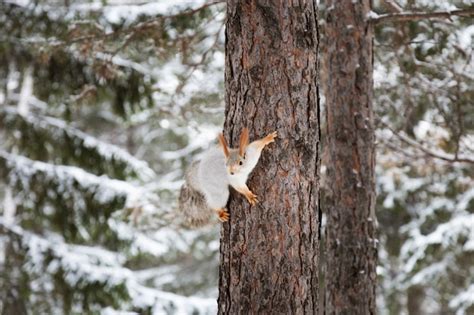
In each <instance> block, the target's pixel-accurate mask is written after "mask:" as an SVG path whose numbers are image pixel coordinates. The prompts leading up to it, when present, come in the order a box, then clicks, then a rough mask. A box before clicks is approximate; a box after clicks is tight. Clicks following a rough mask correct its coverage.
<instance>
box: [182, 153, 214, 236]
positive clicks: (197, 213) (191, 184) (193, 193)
mask: <svg viewBox="0 0 474 315" xmlns="http://www.w3.org/2000/svg"><path fill="white" fill-rule="evenodd" d="M198 165H199V163H198V162H197V161H196V162H194V163H192V164H191V166H190V168H189V170H188V171H187V172H186V176H185V179H186V181H185V183H184V184H183V186H181V190H180V192H179V199H178V203H179V205H178V211H179V212H180V214H181V218H182V220H183V225H185V226H186V227H190V228H197V227H202V226H205V225H207V224H209V223H210V222H211V219H212V216H213V214H214V213H213V211H212V210H211V209H210V208H209V207H208V205H207V203H206V198H205V197H204V195H203V194H202V193H201V192H200V191H198V190H197V189H196V188H195V185H196V184H197V183H196V180H197V177H196V173H197V168H198Z"/></svg>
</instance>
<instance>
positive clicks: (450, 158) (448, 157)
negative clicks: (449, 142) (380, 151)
mask: <svg viewBox="0 0 474 315" xmlns="http://www.w3.org/2000/svg"><path fill="white" fill-rule="evenodd" d="M378 121H379V122H380V123H381V124H382V125H383V126H384V127H386V128H387V129H389V130H390V131H391V133H392V134H393V135H394V136H396V137H397V138H398V139H400V140H401V141H402V142H404V143H405V144H408V145H409V146H411V147H413V148H415V149H418V150H420V151H421V152H423V153H424V154H426V155H427V156H430V157H432V158H436V159H439V160H443V161H446V162H451V163H454V162H461V163H470V164H474V158H471V157H469V156H467V155H462V154H449V153H445V152H441V151H439V150H437V149H432V148H428V147H426V146H424V145H422V144H421V143H419V142H418V141H416V140H414V139H412V138H410V137H408V136H407V135H405V134H403V133H402V132H397V131H395V130H393V128H391V127H390V125H388V124H387V123H386V122H384V121H382V120H380V119H379V120H378Z"/></svg>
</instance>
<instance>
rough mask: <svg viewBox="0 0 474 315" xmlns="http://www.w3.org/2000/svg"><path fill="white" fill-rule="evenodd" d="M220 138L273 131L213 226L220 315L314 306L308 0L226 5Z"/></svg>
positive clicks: (314, 105) (314, 139)
mask: <svg viewBox="0 0 474 315" xmlns="http://www.w3.org/2000/svg"><path fill="white" fill-rule="evenodd" d="M227 16H228V20H227V29H226V79H225V82H226V112H225V115H226V119H225V125H224V130H225V135H226V138H227V139H228V140H230V141H229V142H230V144H231V146H233V147H236V145H237V143H238V136H239V133H240V131H241V130H242V128H243V127H248V128H249V129H250V138H251V140H254V139H257V138H261V137H263V136H265V135H267V134H268V133H270V132H272V131H275V130H276V131H278V138H277V139H276V142H275V143H273V144H270V145H269V146H268V147H266V148H265V149H264V152H263V154H262V157H261V159H260V162H259V164H258V165H257V167H256V168H255V170H254V172H253V175H251V177H250V179H249V181H248V186H249V188H250V189H251V190H252V191H253V192H254V193H256V194H257V195H258V197H259V200H260V203H258V204H257V205H256V206H253V207H251V206H250V205H249V204H248V202H247V201H246V200H245V199H244V198H243V197H242V196H241V195H238V194H237V193H235V192H233V193H232V195H231V199H230V202H229V210H230V221H229V222H228V223H226V224H224V225H223V228H222V230H221V265H220V280H219V301H218V304H219V314H314V313H316V311H317V307H318V242H319V241H318V232H319V226H318V224H319V219H318V214H319V212H318V209H319V201H318V199H319V160H320V157H319V153H318V149H319V103H318V81H317V80H318V79H317V70H318V60H317V49H318V40H319V39H318V24H317V9H316V4H315V1H313V0H311V1H309V0H308V1H286V0H285V1H257V0H252V1H241V0H240V1H239V0H229V1H228V3H227Z"/></svg>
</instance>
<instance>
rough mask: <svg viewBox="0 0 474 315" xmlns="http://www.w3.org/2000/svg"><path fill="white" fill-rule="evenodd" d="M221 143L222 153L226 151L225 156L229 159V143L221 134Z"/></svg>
mask: <svg viewBox="0 0 474 315" xmlns="http://www.w3.org/2000/svg"><path fill="white" fill-rule="evenodd" d="M219 143H220V145H221V147H222V151H224V155H225V157H226V158H228V157H229V147H228V146H227V142H226V141H225V138H224V135H223V134H222V133H220V134H219Z"/></svg>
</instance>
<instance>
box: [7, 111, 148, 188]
mask: <svg viewBox="0 0 474 315" xmlns="http://www.w3.org/2000/svg"><path fill="white" fill-rule="evenodd" d="M0 121H2V122H3V124H4V125H5V126H6V127H7V128H6V132H7V133H10V134H11V135H12V136H18V134H19V135H20V136H21V137H20V138H21V141H19V142H18V141H16V143H19V144H20V145H21V148H20V149H21V150H22V151H27V152H28V150H29V149H32V151H34V154H38V153H37V152H41V155H42V156H41V158H42V159H45V158H47V156H48V155H49V154H50V155H51V156H50V159H51V160H56V161H57V160H58V158H59V159H60V162H61V163H63V164H69V163H71V164H74V165H77V166H80V167H82V168H84V169H86V170H88V171H91V172H93V173H95V174H104V173H105V174H108V175H109V176H111V177H116V178H119V179H125V178H127V177H137V176H138V177H139V178H140V179H143V180H151V179H153V178H155V177H156V174H155V172H154V171H153V170H152V169H151V168H150V167H149V166H148V164H147V163H146V162H145V161H141V160H139V159H137V158H135V157H133V156H132V155H131V154H129V153H128V152H127V151H125V150H123V149H121V148H119V147H117V146H114V145H111V144H109V143H105V142H102V141H100V140H98V139H97V138H95V137H92V136H90V135H88V134H86V133H84V132H82V131H80V130H78V129H75V128H73V127H71V126H69V125H67V124H66V123H65V122H63V121H61V120H58V119H54V118H51V117H42V116H37V115H33V114H28V115H25V116H22V115H20V114H19V113H18V112H17V111H16V110H14V109H10V108H4V109H2V110H0ZM32 131H33V132H32ZM45 144H48V146H45ZM38 145H40V147H41V148H38ZM46 148H49V150H51V151H52V152H45V151H46V150H47V149H46ZM36 149H41V150H36Z"/></svg>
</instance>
